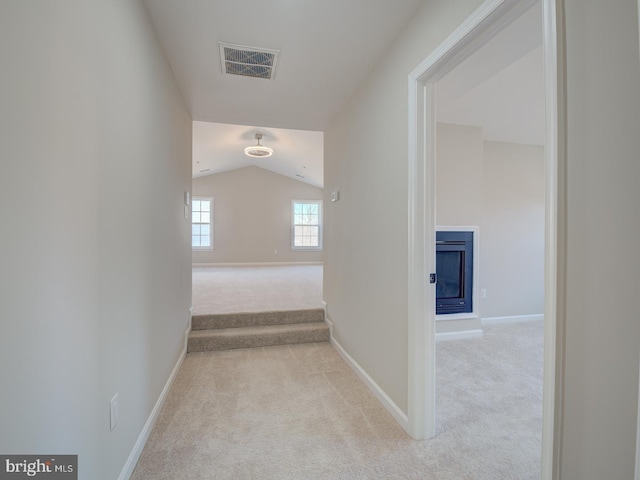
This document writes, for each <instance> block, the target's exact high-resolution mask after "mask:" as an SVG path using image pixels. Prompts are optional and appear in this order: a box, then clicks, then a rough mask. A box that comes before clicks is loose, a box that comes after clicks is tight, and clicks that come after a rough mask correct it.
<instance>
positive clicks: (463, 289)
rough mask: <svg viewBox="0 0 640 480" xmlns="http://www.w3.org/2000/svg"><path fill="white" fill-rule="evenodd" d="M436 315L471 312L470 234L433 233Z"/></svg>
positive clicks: (471, 235)
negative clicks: (434, 238)
mask: <svg viewBox="0 0 640 480" xmlns="http://www.w3.org/2000/svg"><path fill="white" fill-rule="evenodd" d="M436 275H437V276H436V278H437V283H436V314H437V315H446V314H451V313H467V312H472V311H473V305H472V296H473V232H436Z"/></svg>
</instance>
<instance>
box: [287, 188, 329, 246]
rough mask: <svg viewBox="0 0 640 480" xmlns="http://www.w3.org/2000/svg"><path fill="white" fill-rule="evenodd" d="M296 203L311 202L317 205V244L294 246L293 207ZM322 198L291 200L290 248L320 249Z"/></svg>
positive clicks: (294, 217)
mask: <svg viewBox="0 0 640 480" xmlns="http://www.w3.org/2000/svg"><path fill="white" fill-rule="evenodd" d="M298 203H307V204H308V203H312V204H315V205H318V225H317V226H318V246H317V247H316V246H313V247H309V246H296V244H295V240H296V237H295V232H296V225H297V224H296V223H295V222H296V215H295V209H296V204H298ZM322 230H323V227H322V200H291V250H322Z"/></svg>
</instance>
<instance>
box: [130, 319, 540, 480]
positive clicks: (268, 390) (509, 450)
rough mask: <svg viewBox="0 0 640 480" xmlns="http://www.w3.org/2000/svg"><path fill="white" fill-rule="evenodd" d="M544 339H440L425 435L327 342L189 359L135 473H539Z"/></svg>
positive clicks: (530, 327)
mask: <svg viewBox="0 0 640 480" xmlns="http://www.w3.org/2000/svg"><path fill="white" fill-rule="evenodd" d="M542 343H543V342H542V323H541V322H527V323H519V324H511V325H499V326H498V325H496V326H488V327H486V329H485V335H484V337H482V338H477V339H472V340H461V341H445V342H439V343H438V345H437V349H438V352H437V358H438V364H437V376H438V380H437V405H438V417H437V422H438V435H437V437H436V438H435V439H432V440H427V441H423V442H416V441H413V440H411V439H410V438H409V437H408V436H407V435H406V434H405V433H404V431H403V430H402V428H401V427H400V426H399V425H398V424H397V423H396V422H395V421H394V420H393V419H392V417H391V416H390V415H389V414H388V413H387V412H386V410H384V408H383V407H382V406H381V405H380V403H379V402H378V401H377V400H376V399H375V398H374V397H373V395H372V394H371V393H370V392H369V391H368V389H367V388H366V387H365V386H364V385H363V384H362V382H360V380H359V379H358V378H357V377H356V376H355V374H354V373H353V372H352V371H351V369H350V368H349V367H348V366H347V365H346V364H345V363H344V362H343V361H342V359H341V358H340V357H339V355H338V354H337V353H336V351H335V350H334V349H333V347H332V346H331V345H330V344H307V345H291V346H283V347H267V348H259V349H251V350H232V351H219V352H204V353H194V354H189V355H188V356H187V358H186V359H185V362H184V364H183V366H182V368H181V370H180V372H179V373H178V376H177V378H176V381H175V383H174V385H173V387H172V388H171V390H170V393H169V395H168V398H167V401H166V403H165V405H164V407H163V408H162V410H161V412H160V415H159V418H158V421H157V423H156V426H155V428H154V430H153V432H152V433H151V436H150V438H149V441H148V442H147V445H146V446H145V449H144V451H143V453H142V455H141V457H140V461H139V463H138V465H137V467H136V469H135V471H134V473H133V476H132V479H133V480H143V479H147V480H152V479H153V480H162V479H171V480H175V479H216V480H226V479H229V480H237V479H243V480H244V479H256V480H262V479H265V480H266V479H273V480H276V479H277V480H286V479H295V480H297V479H309V480H311V479H335V480H342V479H345V480H346V479H362V480H372V479H384V480H400V479H405V480H406V479H416V480H417V479H433V480H489V479H491V480H500V479H504V480H516V479H517V480H534V479H536V480H537V479H539V478H540V442H541V428H542V427H541V419H542V407H541V405H542Z"/></svg>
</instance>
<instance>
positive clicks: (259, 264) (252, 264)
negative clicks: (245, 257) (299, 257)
mask: <svg viewBox="0 0 640 480" xmlns="http://www.w3.org/2000/svg"><path fill="white" fill-rule="evenodd" d="M323 263H324V262H237V263H192V264H191V267H192V268H196V267H286V266H290V265H323Z"/></svg>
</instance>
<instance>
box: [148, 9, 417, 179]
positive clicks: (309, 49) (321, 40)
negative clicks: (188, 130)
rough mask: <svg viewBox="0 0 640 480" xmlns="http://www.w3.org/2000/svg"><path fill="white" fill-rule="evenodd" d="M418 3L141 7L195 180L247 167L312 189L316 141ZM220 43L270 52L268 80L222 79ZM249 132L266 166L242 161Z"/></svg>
mask: <svg viewBox="0 0 640 480" xmlns="http://www.w3.org/2000/svg"><path fill="white" fill-rule="evenodd" d="M423 2H424V0H393V1H389V0H348V1H344V0H322V1H310V0H144V3H145V5H146V7H147V10H148V12H149V15H150V17H151V20H152V23H153V25H154V28H155V30H156V33H157V35H158V38H159V40H160V43H161V45H162V48H163V50H164V52H165V54H166V56H167V59H168V61H169V64H170V65H171V69H172V71H173V73H174V75H175V77H176V80H177V82H178V85H179V87H180V90H181V91H182V94H183V97H184V99H185V102H186V103H187V106H188V108H189V110H190V113H191V116H192V118H193V119H194V120H195V122H194V129H193V141H194V148H193V175H194V177H195V176H201V175H207V174H212V173H216V172H221V171H225V170H230V169H233V168H240V167H243V166H246V165H252V164H253V165H258V166H261V167H263V168H266V169H268V170H271V171H273V172H277V173H281V174H283V175H287V176H289V177H291V178H295V179H297V180H302V181H306V182H307V183H310V184H312V185H316V186H320V187H321V186H322V185H323V170H322V164H323V149H322V143H323V142H322V134H321V133H319V132H322V131H324V129H325V127H326V125H327V123H328V121H329V118H330V117H331V116H332V115H334V114H336V113H337V112H338V111H339V110H340V109H341V108H342V106H343V105H344V103H345V102H346V101H347V100H348V99H349V97H350V96H351V95H352V94H353V93H354V92H355V90H356V88H357V86H358V85H359V84H360V83H361V82H362V81H363V80H364V79H365V78H366V76H367V74H368V73H369V72H370V70H371V69H372V68H373V66H374V65H375V63H376V62H377V60H378V59H379V58H380V56H381V55H382V54H383V53H384V52H385V50H386V49H387V48H388V47H389V46H390V45H391V43H393V41H394V40H395V39H396V38H397V37H398V36H399V34H400V32H401V30H402V28H403V27H404V26H405V25H406V23H407V22H408V21H409V20H410V18H411V16H412V14H413V13H414V12H415V11H416V10H417V9H418V8H419V7H420V6H421V5H422V3H423ZM219 41H222V42H229V43H235V44H240V45H247V46H252V47H260V48H267V49H274V50H279V51H280V55H279V60H278V64H277V68H276V72H275V79H274V80H265V79H257V78H247V77H241V76H236V75H223V73H222V67H221V61H220V54H219V50H218V42H219ZM202 122H211V123H210V125H206V124H204V123H202ZM223 124H229V125H226V126H225V125H223ZM242 125H244V126H246V127H245V128H243V127H241V126H242ZM258 126H259V127H258ZM258 129H259V130H260V131H261V132H263V133H264V135H265V136H264V138H263V141H262V143H263V144H264V145H267V146H269V147H272V148H273V149H274V151H275V153H274V155H273V156H272V157H270V158H268V159H251V158H249V157H246V156H245V155H244V147H246V146H249V145H252V144H254V145H255V139H254V135H255V132H256V130H258ZM286 129H295V130H292V131H287V130H286ZM301 130H308V131H313V132H315V133H314V134H305V133H304V132H302V131H301ZM206 169H209V171H208V172H201V170H206ZM296 175H302V176H304V177H305V178H304V179H300V178H299V177H297V176H296Z"/></svg>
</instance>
